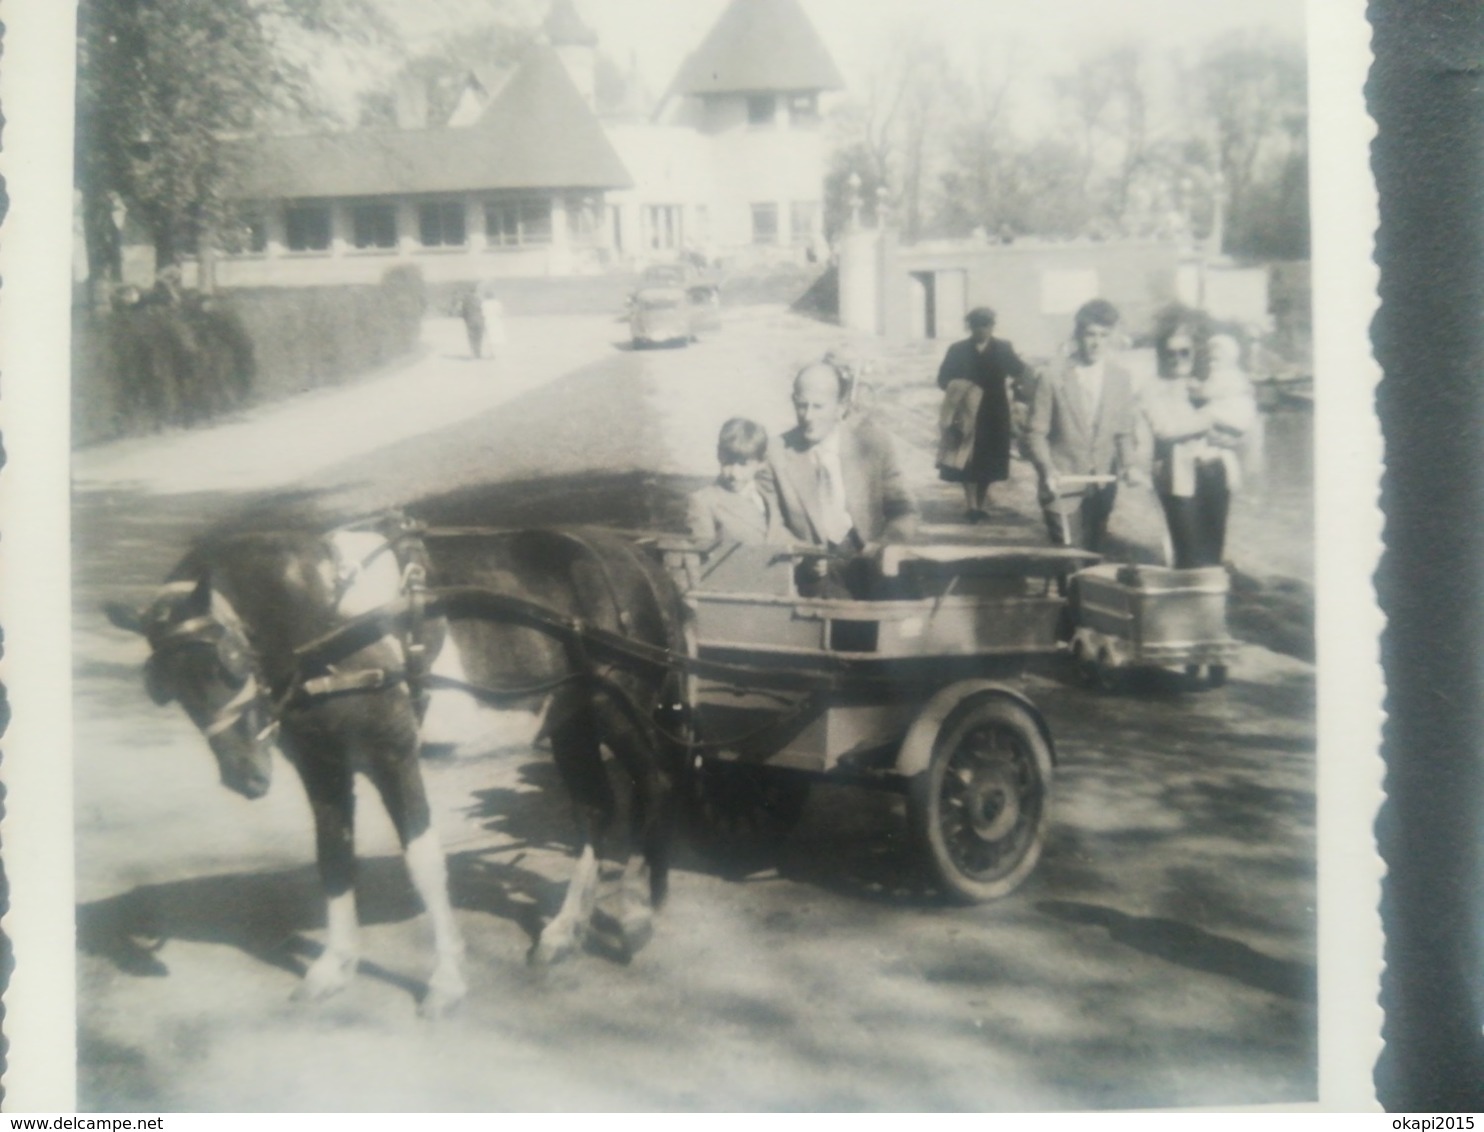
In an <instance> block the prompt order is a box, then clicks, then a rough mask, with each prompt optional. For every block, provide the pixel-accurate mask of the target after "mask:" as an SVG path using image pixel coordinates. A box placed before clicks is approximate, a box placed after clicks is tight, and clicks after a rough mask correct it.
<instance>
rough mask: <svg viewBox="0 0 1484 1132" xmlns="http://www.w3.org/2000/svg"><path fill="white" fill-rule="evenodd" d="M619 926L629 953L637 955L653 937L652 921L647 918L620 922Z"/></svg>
mask: <svg viewBox="0 0 1484 1132" xmlns="http://www.w3.org/2000/svg"><path fill="white" fill-rule="evenodd" d="M620 927H621V928H622V930H623V938H624V943H625V944H626V945H627V947H628V949H629V954H630V955H638V954H639V952H641V951H643V950H644V948H645V947H646V946H647V945H648V944H649V941H650V940H652V939H653V938H654V921H653V920H650V919H648V918H645V919H642V920H636V921H633V922H630V923H625V924H621V925H620Z"/></svg>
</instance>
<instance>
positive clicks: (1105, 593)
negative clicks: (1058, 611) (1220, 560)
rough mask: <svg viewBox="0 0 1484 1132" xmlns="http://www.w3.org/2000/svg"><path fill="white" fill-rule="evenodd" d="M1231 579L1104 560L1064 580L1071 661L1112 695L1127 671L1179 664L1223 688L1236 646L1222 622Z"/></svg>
mask: <svg viewBox="0 0 1484 1132" xmlns="http://www.w3.org/2000/svg"><path fill="white" fill-rule="evenodd" d="M1230 590H1231V579H1230V577H1229V576H1228V575H1227V572H1226V569H1225V568H1224V567H1221V566H1204V567H1200V568H1197V569H1193V570H1174V569H1170V568H1168V567H1164V566H1118V565H1113V564H1109V563H1104V564H1101V565H1097V566H1090V567H1088V568H1087V569H1085V570H1082V571H1079V572H1078V573H1077V574H1075V575H1074V576H1073V577H1072V579H1071V587H1070V594H1069V597H1070V600H1071V603H1072V611H1073V624H1074V626H1075V628H1074V629H1073V632H1072V641H1071V648H1072V658H1073V660H1074V661H1075V663H1076V665H1077V668H1078V671H1079V672H1080V673H1081V674H1082V676H1083V678H1084V679H1085V680H1086V681H1087V682H1088V683H1089V684H1091V685H1094V686H1096V687H1100V688H1102V689H1104V690H1105V691H1110V692H1112V691H1117V690H1119V689H1120V688H1121V687H1122V686H1123V683H1124V677H1125V675H1126V674H1127V673H1128V671H1129V670H1130V669H1133V668H1141V667H1142V668H1169V667H1177V666H1184V668H1185V672H1186V675H1187V676H1188V677H1189V678H1190V679H1191V680H1192V681H1200V680H1201V677H1202V673H1203V671H1204V683H1205V684H1206V685H1207V686H1209V687H1212V688H1216V687H1220V686H1221V685H1222V684H1224V683H1226V676H1227V665H1228V664H1229V663H1230V662H1231V660H1232V658H1233V657H1235V656H1236V654H1237V652H1238V650H1239V649H1240V647H1241V646H1240V645H1239V644H1238V643H1237V642H1236V641H1235V640H1233V639H1232V636H1231V634H1230V632H1228V630H1227V624H1226V602H1227V595H1228V593H1229V592H1230Z"/></svg>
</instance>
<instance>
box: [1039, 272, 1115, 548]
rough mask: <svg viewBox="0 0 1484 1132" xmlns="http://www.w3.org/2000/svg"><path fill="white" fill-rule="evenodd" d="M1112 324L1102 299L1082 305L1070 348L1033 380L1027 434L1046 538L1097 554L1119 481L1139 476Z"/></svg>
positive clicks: (1110, 308)
mask: <svg viewBox="0 0 1484 1132" xmlns="http://www.w3.org/2000/svg"><path fill="white" fill-rule="evenodd" d="M1117 326H1118V310H1117V308H1115V307H1114V306H1113V304H1112V303H1110V302H1108V301H1107V300H1106V299H1093V300H1092V301H1091V302H1088V303H1084V304H1083V305H1082V307H1081V309H1079V310H1078V311H1077V315H1076V321H1075V325H1074V329H1073V335H1072V352H1071V353H1070V355H1069V356H1067V357H1066V358H1065V359H1063V360H1062V361H1061V362H1060V363H1058V364H1057V365H1055V366H1054V367H1053V368H1052V369H1051V370H1050V371H1049V372H1048V373H1046V374H1045V375H1044V376H1043V377H1042V379H1041V380H1040V381H1039V382H1038V383H1037V385H1036V393H1035V400H1034V402H1033V404H1032V406H1031V415H1030V423H1029V425H1028V426H1027V431H1026V448H1027V451H1028V455H1029V456H1030V459H1031V463H1032V464H1034V465H1035V468H1036V475H1037V478H1038V479H1039V482H1040V492H1039V494H1040V500H1041V509H1042V512H1043V514H1044V516H1045V519H1046V529H1047V531H1048V533H1049V534H1050V535H1051V541H1052V542H1054V543H1056V544H1058V545H1060V546H1078V547H1082V548H1083V549H1085V550H1090V551H1093V552H1094V553H1101V552H1102V547H1103V542H1104V540H1105V538H1106V537H1107V533H1108V519H1109V517H1110V516H1111V515H1112V513H1113V504H1114V502H1115V500H1116V499H1117V497H1118V482H1117V481H1118V480H1119V479H1122V480H1123V482H1125V483H1129V484H1133V483H1137V482H1139V479H1140V474H1139V471H1138V469H1137V468H1136V467H1135V465H1134V442H1135V441H1134V435H1135V427H1136V420H1137V413H1136V404H1135V400H1134V388H1133V379H1132V378H1131V377H1130V376H1129V374H1128V371H1127V370H1125V369H1123V368H1122V367H1121V366H1119V365H1118V364H1117V363H1116V362H1114V361H1113V360H1112V359H1111V358H1110V357H1109V354H1110V353H1111V347H1112V339H1113V333H1114V330H1115V329H1116V328H1117ZM1091 477H1096V479H1093V478H1091Z"/></svg>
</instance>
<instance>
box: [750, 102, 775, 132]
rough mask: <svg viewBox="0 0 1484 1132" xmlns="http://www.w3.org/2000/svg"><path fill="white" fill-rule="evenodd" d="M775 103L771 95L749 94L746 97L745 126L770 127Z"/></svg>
mask: <svg viewBox="0 0 1484 1132" xmlns="http://www.w3.org/2000/svg"><path fill="white" fill-rule="evenodd" d="M776 107H777V102H776V100H775V99H774V97H773V96H772V95H771V94H749V95H748V96H747V124H748V125H749V126H771V125H772V124H773V112H774V110H775V109H776Z"/></svg>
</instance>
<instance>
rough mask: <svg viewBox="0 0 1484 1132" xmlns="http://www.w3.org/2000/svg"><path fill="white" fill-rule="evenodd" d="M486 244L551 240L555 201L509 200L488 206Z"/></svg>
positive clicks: (510, 244)
mask: <svg viewBox="0 0 1484 1132" xmlns="http://www.w3.org/2000/svg"><path fill="white" fill-rule="evenodd" d="M484 233H485V236H484V238H485V243H487V244H488V245H489V246H490V247H492V248H494V247H507V248H513V247H518V246H520V245H521V244H549V243H551V202H550V201H549V200H509V201H497V202H492V203H490V204H487V205H485V206H484Z"/></svg>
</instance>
